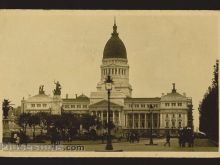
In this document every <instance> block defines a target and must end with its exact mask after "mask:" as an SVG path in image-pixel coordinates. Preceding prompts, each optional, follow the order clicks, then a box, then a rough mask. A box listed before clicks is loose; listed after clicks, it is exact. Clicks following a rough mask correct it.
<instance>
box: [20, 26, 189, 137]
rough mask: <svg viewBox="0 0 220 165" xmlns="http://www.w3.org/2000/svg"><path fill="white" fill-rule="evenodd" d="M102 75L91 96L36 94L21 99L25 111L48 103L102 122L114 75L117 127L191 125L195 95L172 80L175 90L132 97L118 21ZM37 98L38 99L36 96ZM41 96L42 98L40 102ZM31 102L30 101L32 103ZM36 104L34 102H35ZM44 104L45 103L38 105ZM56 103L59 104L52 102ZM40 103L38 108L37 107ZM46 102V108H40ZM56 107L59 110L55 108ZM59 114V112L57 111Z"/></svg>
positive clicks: (159, 128)
mask: <svg viewBox="0 0 220 165" xmlns="http://www.w3.org/2000/svg"><path fill="white" fill-rule="evenodd" d="M100 71H101V77H100V80H99V81H98V83H97V86H96V88H97V91H94V92H91V94H90V97H87V96H85V95H83V94H82V95H80V96H78V97H75V98H68V95H67V96H66V98H62V99H61V98H60V96H54V97H49V96H46V95H45V94H41V95H37V96H34V97H32V98H29V99H27V100H22V105H23V106H22V108H23V110H24V109H25V110H24V111H25V112H33V111H39V110H40V111H44V110H45V111H48V108H46V107H48V106H47V105H45V104H47V103H48V105H49V107H50V108H51V109H52V110H51V111H50V112H51V113H53V112H56V114H57V113H58V111H61V110H62V112H63V113H77V114H79V115H80V114H85V113H89V114H92V115H96V116H98V118H99V119H100V120H101V121H102V122H106V121H107V119H108V113H107V103H108V102H107V91H106V88H105V80H106V78H107V76H111V78H112V80H113V86H112V90H111V99H110V101H111V102H110V105H111V112H112V113H110V115H111V116H110V119H111V121H113V122H114V123H115V125H116V127H117V129H120V130H123V131H125V132H126V131H128V130H130V129H134V130H137V131H140V132H145V133H146V132H147V131H149V130H150V127H151V112H152V121H153V122H152V127H153V130H154V132H155V133H158V134H160V133H162V134H163V133H164V132H165V131H166V130H171V133H177V130H178V129H179V128H180V127H185V126H190V127H192V117H191V116H192V99H191V98H190V97H186V95H185V94H180V93H178V92H177V90H176V88H175V84H173V88H172V91H171V92H170V93H167V94H163V95H162V96H161V97H154V98H133V97H132V86H131V85H130V83H129V65H128V54H127V51H126V47H125V44H124V43H123V41H122V40H121V39H120V37H119V33H118V31H117V25H116V22H114V26H113V32H112V33H111V36H110V39H109V40H108V41H107V43H106V44H105V47H104V51H103V58H102V64H101V67H100ZM36 99H37V100H36ZM40 100H43V101H42V103H40ZM29 104H30V105H29ZM34 104H35V105H34ZM39 104H42V105H39ZM54 104H56V106H53V105H54ZM38 106H39V108H37V107H38ZM42 106H45V108H40V107H42ZM53 107H55V109H56V110H53ZM58 114H59V113H58Z"/></svg>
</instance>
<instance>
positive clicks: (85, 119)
mask: <svg viewBox="0 0 220 165" xmlns="http://www.w3.org/2000/svg"><path fill="white" fill-rule="evenodd" d="M81 124H82V125H83V128H85V129H86V130H88V131H89V128H90V127H91V126H95V125H96V118H95V116H91V115H90V114H84V115H82V117H81Z"/></svg>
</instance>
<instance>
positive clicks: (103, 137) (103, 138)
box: [102, 133, 105, 144]
mask: <svg viewBox="0 0 220 165" xmlns="http://www.w3.org/2000/svg"><path fill="white" fill-rule="evenodd" d="M104 142H105V134H104V133H103V134H102V144H103V143H104Z"/></svg>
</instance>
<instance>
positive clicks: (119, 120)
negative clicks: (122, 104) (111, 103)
mask: <svg viewBox="0 0 220 165" xmlns="http://www.w3.org/2000/svg"><path fill="white" fill-rule="evenodd" d="M118 125H121V112H120V111H118Z"/></svg>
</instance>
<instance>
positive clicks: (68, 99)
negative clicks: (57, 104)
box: [63, 94, 89, 102]
mask: <svg viewBox="0 0 220 165" xmlns="http://www.w3.org/2000/svg"><path fill="white" fill-rule="evenodd" d="M63 101H65V102H74V101H75V102H78V101H83V102H84V101H89V97H87V96H86V95H84V94H81V95H80V96H78V97H76V98H64V99H63Z"/></svg>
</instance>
